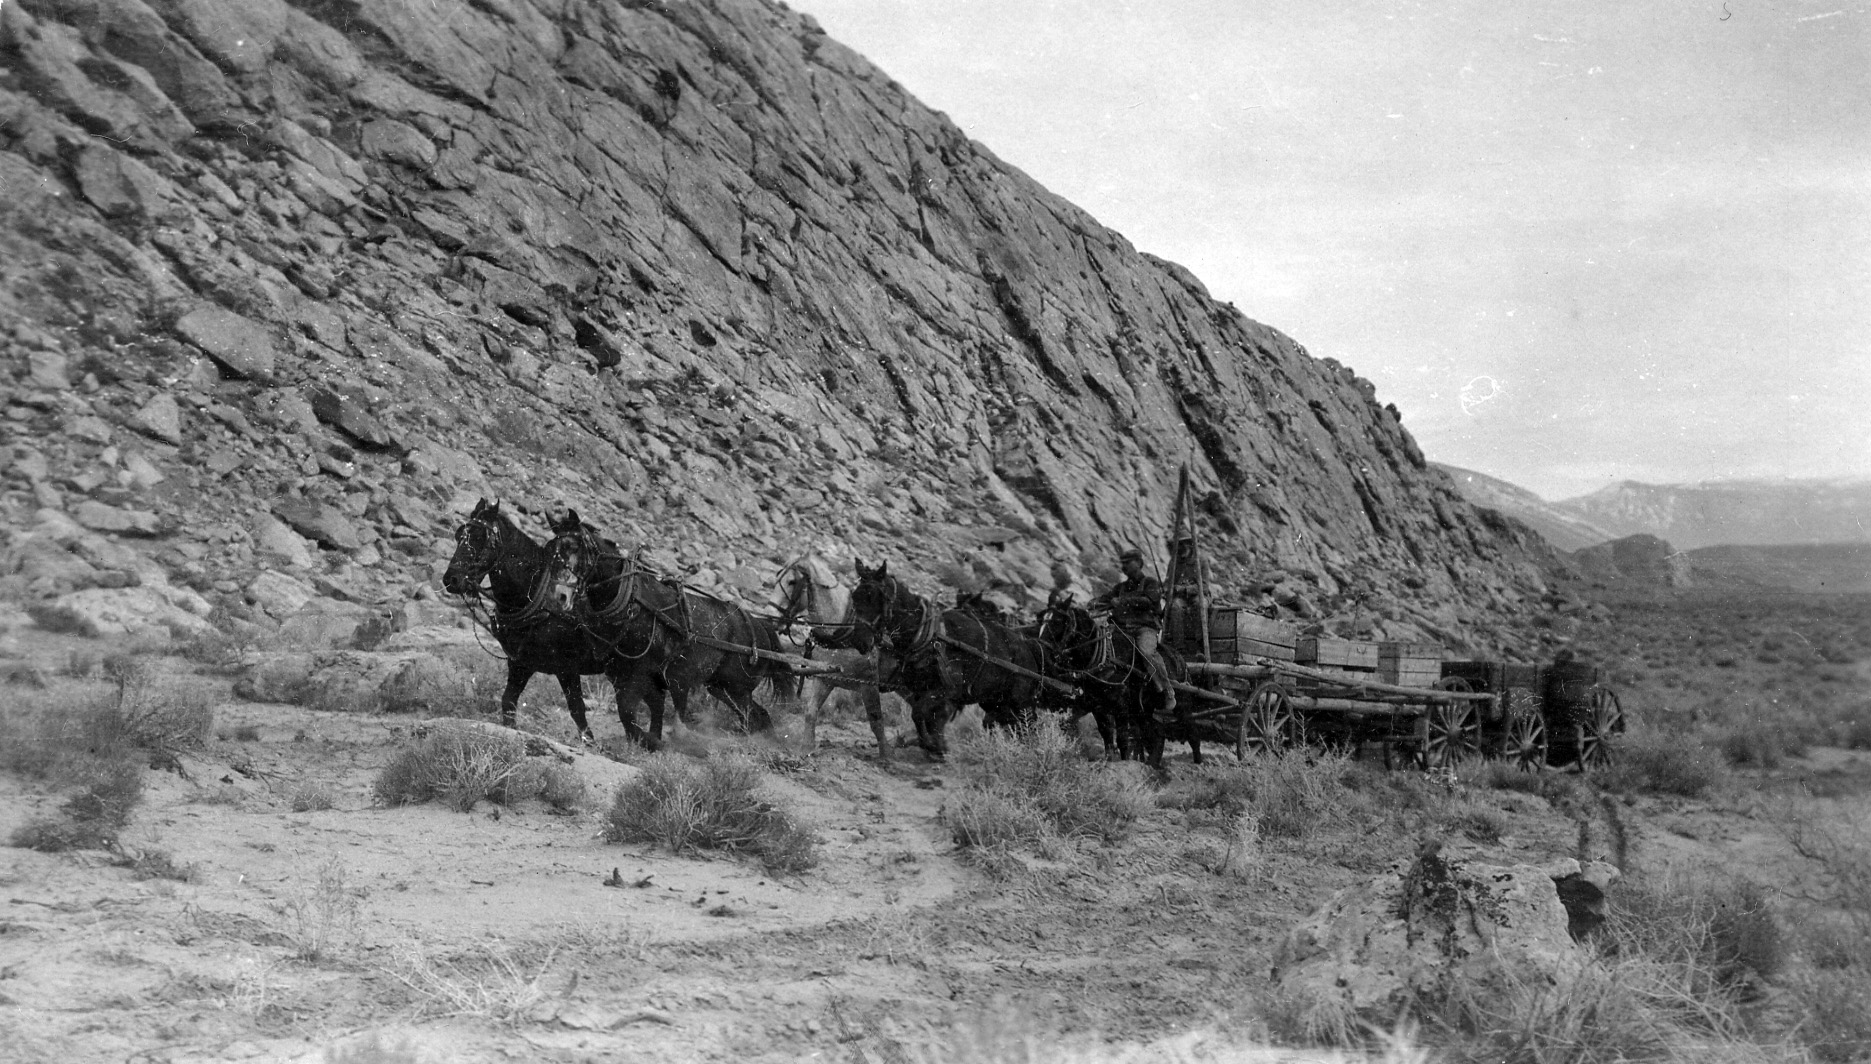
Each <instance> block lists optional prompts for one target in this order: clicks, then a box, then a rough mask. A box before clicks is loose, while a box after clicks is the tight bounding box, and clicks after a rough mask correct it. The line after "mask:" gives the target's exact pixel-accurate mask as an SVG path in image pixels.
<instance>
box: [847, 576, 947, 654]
mask: <svg viewBox="0 0 1871 1064" xmlns="http://www.w3.org/2000/svg"><path fill="white" fill-rule="evenodd" d="M867 583H868V585H869V586H871V587H873V588H876V589H878V593H879V596H880V597H881V598H882V599H883V603H882V605H881V606H880V607H879V608H878V610H877V616H876V618H875V619H867V618H865V617H863V616H862V615H861V614H859V612H858V597H859V592H861V591H862V590H863V589H864V588H865V587H866V585H867ZM912 611H913V612H914V615H915V620H914V621H913V622H911V623H909V624H904V623H903V621H904V620H905V619H907V618H908V617H909V616H910V614H911V613H912ZM941 624H942V615H941V613H940V612H939V611H937V610H936V609H934V608H933V607H932V606H931V605H930V603H929V600H928V599H925V598H923V597H922V596H921V595H918V594H916V593H915V592H913V591H911V590H909V589H908V588H906V587H904V586H903V584H902V582H901V581H899V580H898V579H897V578H896V577H894V576H883V577H879V578H876V579H868V580H859V581H858V586H857V589H855V590H853V591H852V592H851V601H850V602H849V603H848V604H847V605H846V607H845V619H844V621H843V622H842V625H841V626H848V627H849V628H851V629H852V636H853V638H856V637H857V635H858V632H859V630H862V631H863V632H865V633H867V634H868V635H869V637H870V642H871V643H873V644H878V643H882V642H883V641H884V638H883V637H888V639H889V642H890V643H891V649H893V650H894V651H895V652H896V653H897V654H898V655H899V656H902V657H909V656H911V655H913V654H915V653H916V652H917V651H920V650H923V649H925V648H927V647H929V646H930V645H931V644H933V643H934V642H935V641H936V635H937V630H938V629H939V628H940V627H941ZM906 639H907V640H908V642H907V643H905V642H904V640H906Z"/></svg>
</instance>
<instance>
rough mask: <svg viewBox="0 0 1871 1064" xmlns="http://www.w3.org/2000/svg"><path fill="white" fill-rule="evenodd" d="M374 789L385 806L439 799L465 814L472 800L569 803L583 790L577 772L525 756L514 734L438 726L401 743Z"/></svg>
mask: <svg viewBox="0 0 1871 1064" xmlns="http://www.w3.org/2000/svg"><path fill="white" fill-rule="evenodd" d="M373 788H374V790H375V792H376V795H377V800H378V801H380V802H382V803H383V804H385V805H413V804H415V803H418V802H427V801H435V800H440V801H442V802H443V803H444V804H446V805H447V806H448V807H449V808H451V809H455V810H457V811H460V812H464V813H465V812H467V811H468V810H470V809H473V808H474V806H475V803H477V802H483V801H488V802H495V803H497V804H500V805H513V804H515V803H517V802H521V801H525V800H526V799H528V798H538V799H540V800H542V801H545V802H547V803H549V804H551V805H553V806H554V807H556V808H561V809H563V808H570V807H571V806H572V805H574V804H576V803H577V802H578V800H579V799H580V798H582V797H584V793H585V783H584V779H583V778H582V777H580V776H579V775H578V774H577V773H576V772H573V771H572V770H571V769H569V768H566V767H565V766H562V765H557V764H554V765H544V764H541V763H539V762H537V761H535V760H533V759H531V758H529V757H528V756H527V754H526V743H525V741H524V740H522V739H520V738H519V737H518V736H516V735H507V734H500V733H495V732H487V731H480V730H476V729H469V728H445V729H440V730H438V731H437V732H436V733H435V734H433V735H429V736H426V737H424V738H422V739H419V740H417V741H416V742H415V743H413V744H411V745H410V746H407V747H405V748H404V749H403V750H402V751H401V752H399V753H398V754H397V755H396V756H395V757H394V758H392V759H391V761H390V763H389V764H387V765H385V766H384V767H383V770H382V771H381V772H379V773H378V774H377V779H376V782H375V784H374V785H373Z"/></svg>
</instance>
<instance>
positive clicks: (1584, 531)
mask: <svg viewBox="0 0 1871 1064" xmlns="http://www.w3.org/2000/svg"><path fill="white" fill-rule="evenodd" d="M1431 465H1433V466H1435V468H1437V469H1440V470H1442V471H1443V472H1444V473H1447V474H1448V475H1449V479H1450V480H1453V481H1454V482H1455V488H1456V490H1457V491H1459V492H1461V493H1462V498H1464V499H1467V500H1468V501H1469V502H1470V503H1473V504H1474V505H1476V506H1479V507H1484V508H1486V509H1490V510H1499V511H1500V512H1501V513H1504V514H1506V515H1507V516H1509V517H1512V518H1514V519H1516V520H1518V521H1520V522H1521V523H1523V524H1525V525H1526V526H1527V527H1528V528H1531V529H1533V530H1534V531H1535V532H1538V533H1539V534H1540V535H1541V537H1543V538H1544V539H1545V540H1546V542H1548V543H1551V544H1552V545H1553V546H1554V547H1557V548H1558V549H1560V550H1564V551H1573V550H1578V549H1580V548H1582V547H1590V546H1594V545H1596V544H1599V543H1604V542H1607V541H1609V540H1613V539H1617V538H1618V537H1617V536H1616V535H1614V534H1613V533H1611V532H1607V531H1606V530H1604V529H1602V528H1600V527H1598V526H1597V525H1594V524H1592V523H1591V522H1590V521H1586V520H1584V519H1582V518H1580V517H1579V516H1577V515H1576V514H1573V513H1569V512H1567V511H1566V510H1563V509H1561V508H1560V507H1559V506H1557V505H1555V504H1553V503H1550V502H1547V501H1546V500H1545V499H1542V498H1540V497H1539V496H1538V495H1535V494H1534V493H1532V492H1530V491H1528V490H1527V489H1525V488H1523V487H1520V486H1519V485H1517V484H1509V483H1508V482H1507V481H1505V480H1497V479H1496V478H1494V477H1490V476H1487V475H1486V474H1483V473H1477V472H1475V471H1473V470H1470V469H1462V468H1459V467H1457V466H1452V465H1443V464H1442V463H1440V462H1432V463H1431Z"/></svg>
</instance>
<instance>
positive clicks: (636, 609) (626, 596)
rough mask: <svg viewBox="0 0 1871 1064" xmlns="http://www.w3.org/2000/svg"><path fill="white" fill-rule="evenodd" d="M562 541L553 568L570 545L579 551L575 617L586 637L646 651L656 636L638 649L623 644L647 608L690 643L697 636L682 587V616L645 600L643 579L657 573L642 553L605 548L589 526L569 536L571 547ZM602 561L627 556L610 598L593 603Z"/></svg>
mask: <svg viewBox="0 0 1871 1064" xmlns="http://www.w3.org/2000/svg"><path fill="white" fill-rule="evenodd" d="M560 542H561V541H555V542H554V544H553V548H552V549H553V557H552V558H551V560H550V562H549V563H548V567H547V568H548V572H550V571H551V570H552V569H553V568H556V567H557V566H559V565H560V564H562V562H561V558H562V555H563V552H564V551H566V550H570V549H575V550H576V551H577V554H576V556H575V560H574V562H573V567H572V575H573V578H574V581H575V583H576V585H577V587H578V590H579V594H578V597H577V601H576V603H575V605H574V607H573V612H574V616H573V620H574V622H575V623H576V624H577V625H578V627H579V629H580V630H581V631H583V632H584V634H585V638H586V639H589V640H591V641H592V642H593V643H595V644H598V645H601V646H603V647H605V648H606V649H607V650H608V651H609V652H610V653H611V654H612V655H614V656H617V657H623V658H641V657H644V656H645V655H647V654H649V653H650V651H651V650H652V649H653V648H654V640H650V641H647V642H646V643H645V645H644V648H643V649H642V650H641V651H640V652H638V653H636V654H627V653H625V652H624V651H622V650H621V649H619V648H620V647H621V645H622V643H623V639H624V636H625V631H624V626H625V625H626V624H627V623H628V622H629V621H630V620H631V619H632V618H634V617H636V616H638V615H640V614H642V613H645V612H647V613H648V614H649V615H650V617H651V619H652V620H653V621H656V622H660V623H661V624H662V625H663V626H664V627H666V628H669V629H671V630H673V631H674V632H675V634H676V637H677V638H678V639H679V640H681V641H683V642H685V643H686V642H688V641H689V640H690V639H691V638H693V636H694V622H693V619H692V618H691V617H690V615H689V599H688V596H687V595H685V594H683V593H682V591H681V590H680V589H677V592H676V608H677V611H678V616H676V617H671V616H670V615H669V614H667V613H665V612H664V611H663V610H662V609H660V608H658V607H657V606H656V605H654V604H652V603H650V602H647V601H645V600H644V598H643V596H642V595H641V594H640V589H641V583H642V581H644V580H646V579H651V578H653V577H654V574H653V573H651V572H650V571H649V570H648V569H647V568H645V567H644V565H643V563H642V560H641V559H640V558H639V557H638V556H637V555H636V554H629V555H625V554H619V553H617V552H615V551H612V550H607V549H605V548H603V547H602V546H601V545H600V541H599V539H598V536H597V534H596V533H595V532H593V531H592V530H590V529H588V528H581V529H579V530H578V532H576V533H575V534H573V535H572V536H569V537H566V539H565V540H564V541H563V542H567V543H570V544H571V546H570V547H562V546H560ZM600 561H617V562H621V563H622V570H623V571H622V572H621V573H619V574H618V576H617V577H616V585H617V588H616V590H615V591H613V592H612V593H611V596H610V600H609V601H608V602H606V603H604V604H603V605H601V606H599V605H594V604H593V601H594V600H593V596H592V594H591V589H592V588H593V587H594V586H595V585H596V584H598V583H601V582H602V581H601V580H600V579H599V578H598V577H597V576H596V575H595V573H594V570H595V569H596V567H597V564H598V562H600ZM604 630H610V631H614V632H616V633H617V634H616V635H615V636H614V637H610V636H607V635H605V634H604Z"/></svg>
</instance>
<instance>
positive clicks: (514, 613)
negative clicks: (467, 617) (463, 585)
mask: <svg viewBox="0 0 1871 1064" xmlns="http://www.w3.org/2000/svg"><path fill="white" fill-rule="evenodd" d="M510 531H511V532H517V531H518V530H517V529H514V528H513V526H511V525H509V524H507V523H506V522H505V521H501V520H497V519H496V518H495V517H493V516H491V515H488V514H476V515H471V516H469V518H468V519H467V520H466V521H463V522H462V523H461V525H460V526H459V527H457V528H456V529H455V544H456V548H457V550H458V551H460V550H465V551H467V552H468V557H467V564H466V565H464V566H463V570H464V575H467V574H472V575H473V577H474V579H473V583H472V586H471V587H470V588H469V590H467V591H465V592H461V594H462V595H464V596H465V597H466V598H467V599H468V600H469V605H468V609H469V610H470V612H477V611H482V610H485V611H486V613H487V618H486V621H485V623H486V625H487V627H488V628H489V629H490V630H492V631H494V632H495V633H496V634H498V633H499V632H501V631H510V630H512V629H514V628H518V627H522V626H525V625H529V624H532V623H533V622H535V621H537V620H539V619H540V618H541V617H543V616H545V615H546V614H547V613H549V612H551V610H552V601H551V600H552V587H551V576H552V567H551V566H550V565H542V566H541V567H540V570H539V576H538V577H537V578H536V579H535V580H534V581H533V585H532V587H531V589H530V590H529V591H528V593H527V596H526V601H525V602H524V603H522V604H521V605H519V606H517V607H512V608H508V607H506V606H504V605H502V604H501V602H500V600H499V599H498V598H496V597H495V595H494V591H493V589H492V588H484V587H482V586H481V584H482V581H484V580H486V579H487V577H488V576H489V575H490V574H491V573H493V571H494V570H495V569H496V568H499V567H501V565H502V560H503V558H504V556H505V548H506V547H507V545H508V543H507V538H508V533H509V532H510ZM476 533H479V535H478V536H477V535H476ZM477 540H479V542H477ZM490 603H491V605H490Z"/></svg>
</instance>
